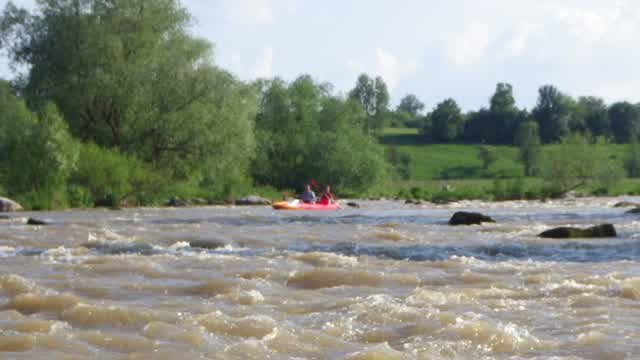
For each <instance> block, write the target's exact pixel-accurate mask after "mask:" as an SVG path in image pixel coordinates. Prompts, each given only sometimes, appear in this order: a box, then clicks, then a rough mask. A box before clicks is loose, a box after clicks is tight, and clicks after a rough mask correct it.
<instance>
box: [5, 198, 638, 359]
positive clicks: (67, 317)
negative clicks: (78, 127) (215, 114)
mask: <svg viewBox="0 0 640 360" xmlns="http://www.w3.org/2000/svg"><path fill="white" fill-rule="evenodd" d="M618 200H619V199H578V200H566V201H556V202H548V203H539V202H505V203H481V202H463V203H457V204H450V205H444V206H429V205H423V206H406V205H403V204H400V203H396V202H386V201H382V202H367V203H364V204H362V205H363V208H362V209H347V210H341V211H336V212H321V213H298V212H276V211H273V210H271V209H269V208H196V209H131V210H125V211H101V210H96V211H68V212H55V213H46V214H18V215H11V216H12V218H10V219H8V220H0V329H1V330H0V358H5V357H7V358H12V359H14V358H15V359H34V358H35V359H38V358H47V359H57V358H61V359H63V358H64V359H66V358H105V359H123V358H126V359H146V358H156V359H175V358H183V359H192V358H194V359H196V358H216V359H217V358H221V359H264V358H272V359H290V358H314V359H340V358H342V359H472V358H498V359H512V358H518V359H542V358H549V357H555V358H558V359H581V358H589V359H591V358H598V359H601V358H602V359H623V358H633V356H635V355H637V354H639V353H640V326H639V325H638V324H640V306H638V305H639V301H640V237H639V236H638V230H639V229H640V221H639V220H640V219H638V218H637V216H633V215H627V214H625V213H624V210H622V209H614V208H612V207H611V205H612V204H613V203H615V202H617V201H618ZM461 209H462V210H470V211H480V212H483V213H486V214H488V215H491V216H492V217H493V218H494V219H496V220H497V221H498V223H497V224H488V225H483V226H471V227H450V226H448V225H446V223H447V221H448V219H449V217H450V216H451V214H453V212H455V211H457V210H461ZM29 215H33V216H36V217H40V218H42V217H44V218H47V219H48V220H49V221H50V222H51V223H52V225H51V226H42V227H39V226H35V227H28V226H25V225H23V220H22V219H19V218H18V217H23V216H29ZM604 222H607V223H613V224H614V225H615V226H616V228H617V230H618V233H619V237H618V238H615V239H589V240H571V241H566V240H551V239H539V238H537V237H536V234H538V233H539V232H541V231H543V230H545V229H547V228H549V227H552V226H560V225H577V226H586V225H592V224H597V223H604ZM634 354H635V355H634Z"/></svg>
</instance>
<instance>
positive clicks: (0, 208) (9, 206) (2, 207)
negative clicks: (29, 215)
mask: <svg viewBox="0 0 640 360" xmlns="http://www.w3.org/2000/svg"><path fill="white" fill-rule="evenodd" d="M14 211H22V205H20V204H18V203H17V202H15V201H13V200H11V199H7V198H4V197H0V212H14Z"/></svg>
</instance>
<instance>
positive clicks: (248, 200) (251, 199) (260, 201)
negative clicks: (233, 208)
mask: <svg viewBox="0 0 640 360" xmlns="http://www.w3.org/2000/svg"><path fill="white" fill-rule="evenodd" d="M236 205H241V206H258V205H271V200H268V199H265V198H263V197H260V196H247V197H244V198H242V199H238V200H236Z"/></svg>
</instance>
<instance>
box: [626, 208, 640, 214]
mask: <svg viewBox="0 0 640 360" xmlns="http://www.w3.org/2000/svg"><path fill="white" fill-rule="evenodd" d="M627 214H640V207H637V208H635V209H631V210H629V211H627Z"/></svg>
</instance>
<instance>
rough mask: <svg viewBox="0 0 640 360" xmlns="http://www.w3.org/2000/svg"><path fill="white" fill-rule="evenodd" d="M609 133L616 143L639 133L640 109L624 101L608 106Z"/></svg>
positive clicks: (624, 141) (628, 139)
mask: <svg viewBox="0 0 640 360" xmlns="http://www.w3.org/2000/svg"><path fill="white" fill-rule="evenodd" d="M608 115H609V119H610V121H611V133H612V135H613V137H614V139H615V141H616V142H618V143H626V142H629V141H631V139H632V138H634V137H638V135H640V109H638V108H637V107H636V106H634V105H633V104H630V103H628V102H626V101H624V102H618V103H615V104H613V105H611V107H609V113H608Z"/></svg>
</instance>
